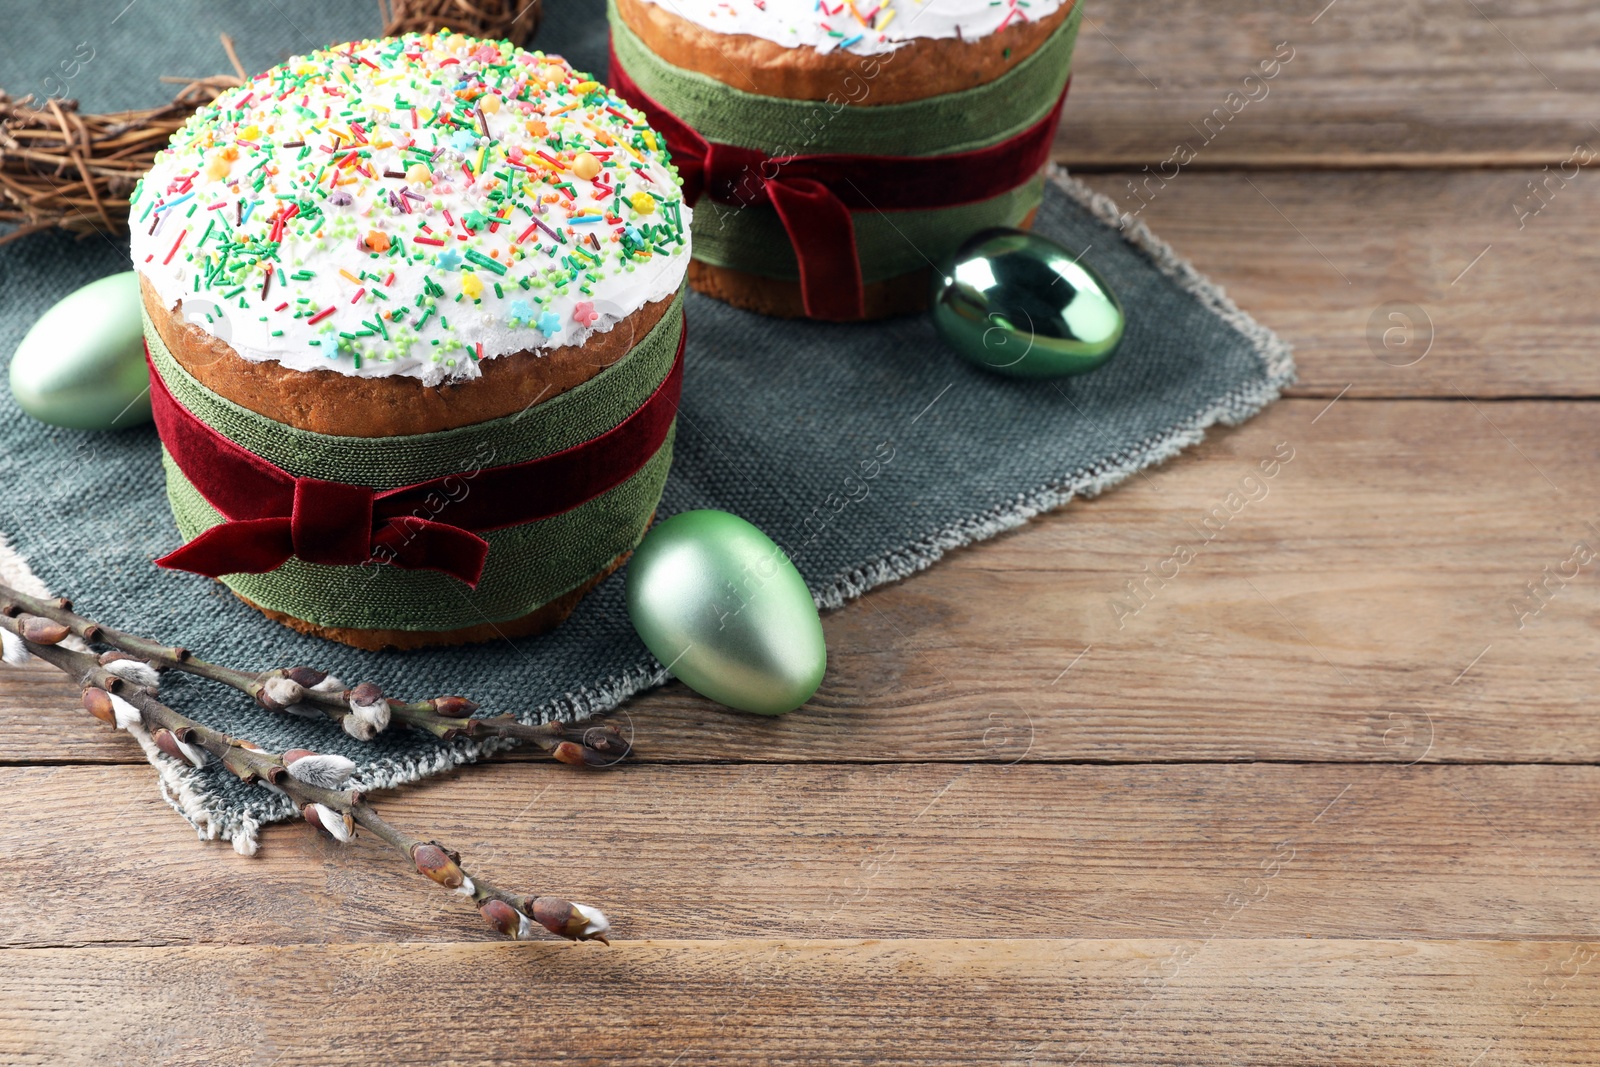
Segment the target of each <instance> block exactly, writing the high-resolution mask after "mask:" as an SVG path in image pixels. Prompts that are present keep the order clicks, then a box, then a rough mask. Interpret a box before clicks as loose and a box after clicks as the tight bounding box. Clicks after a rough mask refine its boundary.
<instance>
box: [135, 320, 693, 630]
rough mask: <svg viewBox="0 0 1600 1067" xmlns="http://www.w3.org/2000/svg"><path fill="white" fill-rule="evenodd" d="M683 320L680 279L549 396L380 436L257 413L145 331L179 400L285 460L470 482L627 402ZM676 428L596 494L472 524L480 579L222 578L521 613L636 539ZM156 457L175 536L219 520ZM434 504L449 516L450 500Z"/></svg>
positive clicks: (633, 401)
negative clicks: (480, 546)
mask: <svg viewBox="0 0 1600 1067" xmlns="http://www.w3.org/2000/svg"><path fill="white" fill-rule="evenodd" d="M682 326H683V295H682V293H681V292H680V293H679V294H678V296H677V297H676V298H675V299H674V300H673V302H672V305H671V307H669V308H668V310H667V311H666V313H665V314H663V315H662V317H661V319H660V321H659V322H657V323H656V325H655V326H654V327H652V328H651V329H650V331H649V332H647V333H646V334H645V335H644V337H643V338H642V339H640V340H639V341H638V342H637V343H636V344H635V345H634V346H633V348H632V350H631V351H630V352H629V353H628V354H627V355H626V356H624V357H623V358H622V359H620V360H618V361H617V362H616V363H614V364H612V365H611V366H610V367H608V368H606V369H605V370H603V371H601V372H600V373H599V374H597V375H595V376H594V377H593V378H590V379H589V380H588V381H586V382H584V383H582V384H581V385H578V386H575V387H574V388H572V389H569V390H568V391H566V392H565V393H562V394H560V395H559V396H556V397H553V398H551V399H550V400H548V401H545V402H544V403H542V404H538V405H535V406H533V407H530V408H528V409H527V410H526V411H523V412H520V413H518V414H515V415H508V416H506V417H504V418H499V419H491V420H489V421H487V422H480V423H476V424H474V425H471V426H462V427H458V428H456V429H452V430H442V431H440V432H438V433H427V434H414V435H406V436H397V437H380V438H367V437H341V436H334V435H330V434H321V433H313V432H311V431H309V430H301V429H297V428H295V427H293V426H287V425H285V424H283V423H280V422H277V421H275V420H273V419H270V418H268V417H266V416H265V415H261V414H258V413H256V412H254V411H251V410H250V409H248V408H245V407H242V406H240V405H239V404H236V403H234V402H233V401H231V400H228V399H227V398H225V397H223V396H220V395H218V394H217V393H214V392H212V391H211V390H210V389H208V388H206V387H205V386H204V385H202V384H201V383H200V382H199V381H197V380H196V379H195V378H194V376H193V375H191V374H189V373H188V372H187V371H185V370H184V369H183V367H182V366H180V365H179V364H178V362H177V360H176V359H174V358H173V356H172V353H171V352H170V351H168V349H167V347H166V345H165V344H164V343H163V342H162V340H161V335H160V334H159V333H158V332H157V331H156V330H155V328H154V326H152V325H151V323H150V320H149V317H148V316H146V318H145V339H146V342H147V343H148V345H149V348H150V357H151V361H152V362H153V363H154V364H155V366H156V369H157V370H158V371H159V372H160V374H161V379H162V381H163V382H164V383H166V386H167V388H168V389H169V390H170V391H171V392H172V395H173V396H174V397H175V398H176V399H177V400H178V401H179V402H180V403H181V404H183V406H184V407H186V408H188V409H189V411H191V412H193V413H194V415H195V416H196V417H198V418H199V419H200V420H201V421H203V422H205V423H207V424H208V425H210V426H211V427H213V428H214V429H216V430H218V431H219V432H221V433H222V434H223V435H224V436H226V437H228V438H229V439H231V440H233V441H235V442H237V443H238V444H240V445H242V446H243V447H245V448H247V449H249V450H250V451H251V452H254V453H256V454H257V455H259V456H261V457H263V458H265V459H267V460H268V461H270V462H271V463H273V464H274V465H276V466H278V467H281V468H282V469H284V470H286V471H288V472H290V473H291V474H294V475H296V476H298V477H310V478H323V479H326V480H329V481H339V482H347V483H353V484H359V485H367V486H371V487H372V488H374V489H392V488H397V487H399V486H403V485H411V484H413V483H415V482H420V481H426V480H428V479H431V478H438V477H442V476H444V475H447V474H457V475H459V477H460V479H461V482H462V484H463V486H464V487H465V491H466V492H468V493H470V492H471V491H472V479H473V476H474V475H473V473H472V472H475V471H477V470H479V469H480V468H482V467H484V466H500V465H503V464H507V463H519V462H522V461H523V460H528V459H535V458H537V457H539V456H544V455H549V454H550V453H553V452H559V451H561V450H562V449H565V448H569V447H571V446H573V445H575V444H578V443H580V442H582V441H586V440H588V439H590V438H592V437H595V436H597V435H599V434H601V433H603V432H605V431H606V430H609V429H611V428H612V427H613V426H615V425H617V424H618V423H620V422H621V421H622V420H623V419H624V418H626V417H627V416H628V415H629V414H631V413H632V412H633V411H635V410H637V409H638V408H639V406H640V405H642V404H643V403H644V402H645V400H647V399H648V398H649V397H650V395H651V394H652V393H653V392H655V390H656V388H657V387H658V386H659V385H660V384H661V382H662V381H663V380H665V378H666V377H667V374H668V372H670V371H671V369H672V364H673V361H674V359H675V358H676V356H677V351H678V337H679V334H680V331H681V330H682ZM675 432H676V431H675V430H674V431H670V432H669V433H668V435H667V439H666V441H665V443H663V444H662V446H661V447H660V448H659V449H658V450H657V451H656V453H655V455H653V456H652V457H651V458H650V459H649V460H647V461H646V462H645V464H644V466H643V467H641V468H640V469H639V470H638V471H636V472H634V474H633V475H632V477H630V478H628V479H627V480H626V481H624V482H623V483H622V484H620V485H617V486H615V487H613V488H612V489H610V490H608V491H607V492H605V493H603V494H601V495H600V496H598V497H595V498H594V499H593V500H589V501H586V502H585V503H583V504H581V505H579V506H578V507H576V508H573V509H572V510H571V511H567V512H564V513H562V514H560V515H555V516H552V517H551V518H548V519H541V520H539V521H537V522H530V523H524V524H523V525H520V526H513V527H509V528H507V529H504V530H494V531H490V532H488V533H485V534H483V535H481V536H482V537H483V538H484V539H485V540H486V541H488V542H489V557H488V561H487V563H486V564H485V566H484V570H483V576H482V578H481V579H480V580H479V582H478V586H477V588H476V589H469V588H468V587H467V586H466V585H464V584H462V583H461V582H459V581H457V580H456V579H454V578H452V577H450V576H449V575H446V574H441V573H439V572H437V571H427V570H402V569H400V568H398V567H391V566H387V565H382V564H376V563H370V564H365V565H362V566H356V567H333V566H326V565H323V564H316V563H307V562H305V561H304V560H301V559H293V558H292V559H290V560H289V561H288V562H286V563H285V564H284V565H283V566H281V567H279V568H278V569H277V570H274V571H270V572H268V573H265V574H230V575H227V576H226V577H225V578H224V579H223V582H224V584H226V585H227V586H228V587H229V588H230V589H233V590H234V591H236V592H237V593H239V594H240V595H242V596H245V597H248V598H249V599H250V600H252V601H254V602H255V603H257V604H260V605H261V606H263V607H266V608H270V609H272V610H274V611H281V612H284V613H286V614H288V615H292V616H294V617H295V618H298V619H304V620H306V621H307V622H312V623H316V624H317V625H319V626H337V627H355V628H360V629H383V630H455V629H460V628H462V627H466V626H475V625H478V624H480V623H484V622H504V621H508V620H511V619H516V618H520V617H521V616H523V615H526V614H528V613H529V612H531V611H534V610H536V609H537V608H539V607H542V606H543V605H545V604H547V603H549V602H550V601H552V600H555V599H557V598H558V597H560V596H561V595H563V594H564V593H567V592H570V591H571V590H573V589H576V588H578V587H579V586H581V585H582V584H583V583H584V582H586V581H588V580H589V579H590V578H591V577H593V576H594V575H595V574H598V573H599V572H600V571H601V570H603V569H604V568H605V567H606V566H607V565H608V564H609V563H610V562H611V561H612V560H613V559H615V558H616V557H617V556H620V555H622V554H623V553H624V552H628V551H630V550H632V549H633V548H634V546H636V545H637V544H638V543H639V539H640V538H641V537H643V536H644V532H645V530H646V528H647V527H648V526H649V524H650V516H651V515H652V514H654V512H655V509H656V506H657V505H658V504H659V503H660V501H661V490H662V487H663V486H664V485H665V484H666V480H667V469H668V468H669V467H670V466H671V464H672V445H673V440H674V436H675ZM162 464H163V466H164V468H165V470H166V476H167V500H168V502H169V503H170V505H171V507H172V515H173V518H174V519H175V520H176V521H177V525H178V533H179V534H180V536H181V537H182V538H183V540H184V541H186V542H187V541H190V540H193V539H194V538H195V537H197V536H198V535H199V534H200V533H201V532H202V531H204V530H207V529H209V528H210V527H212V526H216V525H218V524H220V523H222V522H223V521H225V520H224V517H223V515H222V514H221V513H220V512H219V511H217V510H216V508H214V507H212V506H211V504H210V503H209V502H207V500H206V499H205V497H204V496H202V495H201V494H200V491H199V490H198V489H196V488H195V487H194V485H193V484H192V483H190V481H189V480H188V478H186V477H185V476H184V474H183V472H182V471H181V470H179V469H178V466H177V464H176V463H175V462H174V461H173V460H172V457H171V456H169V455H168V454H167V453H166V450H165V449H163V450H162ZM422 517H424V518H433V517H434V516H432V515H424V516H422ZM440 517H441V518H442V519H443V520H445V521H448V519H449V515H448V512H445V513H443V514H442V515H441V516H440Z"/></svg>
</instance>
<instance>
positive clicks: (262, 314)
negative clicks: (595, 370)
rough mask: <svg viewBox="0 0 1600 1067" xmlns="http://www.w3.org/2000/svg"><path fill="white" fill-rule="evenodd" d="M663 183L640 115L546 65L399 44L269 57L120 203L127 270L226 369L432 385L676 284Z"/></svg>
mask: <svg viewBox="0 0 1600 1067" xmlns="http://www.w3.org/2000/svg"><path fill="white" fill-rule="evenodd" d="M479 89H483V90H484V92H483V93H481V94H479V95H475V96H474V95H473V94H474V93H475V92H476V91H477V90H479ZM461 93H466V94H468V96H469V97H470V100H464V99H463V97H462V96H461ZM490 97H493V98H494V99H493V100H492V101H491V100H490ZM569 105H570V106H569ZM480 109H481V112H482V114H481V115H480V114H479V111H480ZM341 112H343V114H341ZM443 113H450V114H452V117H453V118H454V119H455V120H456V121H458V122H459V123H461V124H460V125H450V124H446V123H445V122H444V120H442V119H441V118H440V117H439V116H440V114H443ZM414 115H415V116H416V117H415V118H413V116H414ZM483 125H487V127H488V131H489V134H490V137H488V138H485V137H484V136H483V133H482V127H483ZM302 142H303V143H302ZM480 151H481V152H482V155H481V156H480ZM583 153H587V154H588V155H589V156H590V157H591V158H589V159H583V158H581V155H582V154H583ZM230 154H232V155H233V156H234V158H232V159H229V158H227V156H228V155H230ZM540 155H542V156H543V157H544V158H539V156H540ZM424 159H426V160H427V163H426V164H424V163H423V162H422V161H423V160H424ZM546 160H549V161H550V162H546ZM597 162H598V163H599V164H600V167H601V169H600V172H599V174H598V175H596V176H595V178H593V179H590V180H584V179H581V178H579V177H577V176H576V175H575V172H574V170H573V168H574V167H575V166H576V167H579V168H580V169H588V168H590V167H592V166H593V165H594V164H595V163H597ZM463 167H467V168H469V169H470V170H471V171H472V172H473V173H472V174H471V175H470V176H469V175H468V174H467V173H465V172H464V170H463ZM418 168H420V169H418ZM402 172H404V173H402ZM508 177H509V178H510V182H509V183H508V182H507V180H506V179H507V178H508ZM258 180H259V181H260V183H261V184H260V186H259V188H257V187H256V182H257V181H258ZM335 182H336V183H337V184H332V183H335ZM563 182H565V183H566V185H567V187H566V188H565V189H562V188H558V187H557V185H558V184H559V183H563ZM678 186H679V181H678V178H677V171H676V168H674V167H671V166H670V165H669V164H668V163H667V161H666V156H665V153H664V152H663V151H662V150H661V144H660V142H659V140H658V139H657V138H656V137H655V135H654V134H653V133H651V132H650V131H648V130H647V129H646V128H645V121H644V119H643V117H642V116H641V115H640V114H639V113H638V112H636V111H634V110H633V109H632V108H630V107H628V106H627V105H626V104H625V103H623V102H622V101H621V100H619V99H618V98H617V97H615V96H614V95H613V94H612V93H611V92H610V91H609V90H607V89H605V88H603V87H600V86H598V85H596V83H594V82H593V81H591V80H588V79H587V78H586V77H585V76H584V75H581V74H577V73H575V72H573V71H572V69H571V67H570V66H568V65H567V64H566V62H565V61H564V60H561V59H559V58H558V57H545V56H543V55H542V54H540V53H532V54H530V53H527V52H523V51H521V50H516V51H512V50H510V49H507V48H505V47H504V46H503V45H496V44H485V42H482V41H478V40H476V39H473V38H468V37H463V36H461V35H459V34H440V35H437V36H432V35H426V36H422V35H407V36H406V37H404V38H390V39H385V40H375V41H361V42H356V43H354V44H350V45H341V46H339V47H338V48H336V49H331V50H327V51H322V52H316V53H313V54H312V55H310V56H305V57H297V58H295V59H291V60H290V61H289V62H288V63H286V64H283V65H282V66H280V67H276V68H274V69H273V70H271V71H268V72H266V73H265V74H262V75H259V76H258V77H256V78H255V79H254V80H252V81H251V82H250V83H249V84H247V85H245V86H242V87H240V88H238V89H231V90H229V91H228V92H226V93H224V94H223V95H222V96H221V97H220V98H219V99H218V100H217V102H216V103H215V104H213V105H211V106H208V107H206V108H203V109H201V110H200V111H199V112H197V113H196V114H195V116H194V117H193V118H192V119H190V121H189V122H188V123H187V124H186V125H185V126H184V128H183V129H181V130H179V131H178V132H177V133H176V134H175V135H174V136H173V139H172V144H171V145H170V146H169V147H168V148H167V149H165V150H163V151H162V153H161V154H159V155H158V156H157V157H156V161H155V165H154V166H153V167H152V168H151V170H150V171H149V173H148V174H146V175H145V178H144V180H143V181H142V182H141V183H140V187H139V188H138V189H136V190H135V191H134V195H133V198H132V203H133V215H132V228H133V236H132V257H133V264H134V267H135V268H136V269H138V270H139V271H140V272H142V273H143V274H144V275H145V276H146V277H147V278H148V279H149V280H150V282H151V283H152V285H153V286H154V287H155V290H156V292H157V293H158V294H160V296H161V299H162V300H163V302H164V303H165V305H166V306H167V307H171V306H173V305H174V304H175V303H177V302H178V301H180V300H181V301H183V303H184V314H185V318H186V319H188V320H189V321H191V322H196V323H198V324H199V325H200V326H202V327H204V328H205V329H207V330H208V331H210V332H212V333H214V334H216V335H217V336H218V337H220V338H222V339H223V340H225V341H227V342H228V343H229V344H230V345H231V346H232V347H233V349H234V350H235V351H236V352H238V353H239V355H240V356H242V357H244V358H245V359H248V360H252V361H266V360H276V361H278V362H279V363H281V364H283V365H284V366H286V367H290V368H294V369H297V370H310V369H332V370H337V371H339V372H341V373H344V374H351V375H360V376H384V375H390V374H405V375H411V376H414V377H418V378H421V379H422V380H423V381H424V382H425V383H427V384H437V383H439V382H443V381H450V380H464V379H467V378H473V377H476V376H477V375H478V374H479V370H478V364H477V360H476V359H475V358H473V357H474V356H478V355H479V354H480V352H481V358H484V359H488V358H492V357H494V356H498V355H504V354H506V353H508V352H516V351H522V350H525V349H538V348H550V347H556V346H561V345H572V344H581V343H582V342H584V341H585V340H586V339H587V338H588V337H589V336H591V335H592V334H594V333H596V332H604V331H606V330H609V329H610V328H611V327H612V326H613V325H614V324H615V323H616V322H617V321H619V320H621V319H623V318H626V317H627V316H628V315H630V314H631V313H633V312H634V311H636V310H637V309H638V308H640V307H641V306H643V305H644V304H646V303H649V302H651V301H655V300H660V299H662V298H664V297H667V296H669V295H671V294H672V293H674V292H675V291H677V289H678V288H679V287H680V286H681V285H682V282H683V277H684V273H685V271H686V270H687V266H688V261H689V246H688V227H689V220H690V211H689V208H688V207H687V206H686V205H684V204H683V203H682V196H681V194H680V192H679V189H678ZM495 191H498V192H499V193H500V194H501V196H502V197H504V199H497V198H495V197H494V196H492V195H491V194H492V193H493V192H495ZM347 196H348V197H349V202H348V203H344V204H342V205H340V204H338V202H339V201H341V200H344V199H345V197H347ZM402 197H403V198H404V206H403V208H397V207H396V206H395V205H396V204H397V203H399V201H400V198H402ZM641 198H642V199H641ZM290 205H294V213H293V214H291V215H290V216H289V217H288V219H287V221H286V222H285V223H284V224H283V227H282V230H281V232H279V231H277V230H276V228H275V225H274V222H273V216H274V213H275V212H285V213H287V212H289V211H290ZM301 208H304V210H301ZM404 208H409V209H410V210H409V211H406V210H404ZM497 212H498V213H499V215H500V216H501V217H507V221H504V222H493V221H492V220H491V219H490V218H489V216H491V215H494V214H496V213H497ZM241 216H242V217H243V220H244V221H243V223H242V224H240V223H239V219H240V217H241ZM479 216H482V217H479ZM536 217H537V219H538V221H539V222H540V223H542V224H543V225H544V227H546V228H544V229H541V228H540V227H538V226H536V225H534V221H535V218H536ZM674 218H676V219H677V220H678V223H679V224H678V225H676V226H675V225H673V220H674ZM573 220H578V221H573ZM529 231H532V232H531V233H530V232H529ZM555 233H560V234H561V235H562V236H563V237H564V238H565V243H559V242H558V241H557V240H556V239H555V238H554V234H555ZM375 234H376V235H379V236H377V237H376V238H374V237H373V235H375ZM591 235H592V238H593V239H592V243H591ZM275 237H276V243H274V238H275ZM241 238H243V240H241ZM385 241H388V242H389V243H390V248H389V249H384V248H383V243H384V242H385ZM435 241H437V242H439V243H437V244H435V243H431V242H435ZM224 245H227V246H228V247H229V253H228V255H227V256H226V257H223V256H222V255H221V252H220V250H221V248H222V247H223V246H224ZM374 246H375V247H376V248H377V249H378V251H377V252H376V253H375V252H374V251H372V248H373V247H374ZM579 248H581V249H582V250H583V251H582V252H579V251H577V249H579ZM469 250H471V251H472V253H474V256H475V257H481V258H463V257H465V256H466V255H467V253H468V251H469ZM585 253H588V254H587V255H585ZM485 260H487V263H486V262H485ZM591 260H592V261H593V262H591ZM219 263H220V264H221V269H220V270H219V269H218V268H217V265H218V264H219ZM269 264H270V265H272V266H273V268H274V269H273V270H272V280H271V282H270V284H269V285H268V286H267V289H266V291H265V295H264V296H263V283H264V282H265V280H266V274H267V267H268V265H269ZM489 264H498V265H500V266H501V267H503V268H504V273H501V272H497V271H495V270H494V269H493V268H492V267H490V266H489ZM579 268H582V269H579ZM523 279H526V283H527V288H523V287H521V285H519V282H521V281H522V280H523ZM497 282H498V283H499V285H500V293H499V294H497V293H496V290H495V287H494V286H495V283H497ZM197 286H198V287H197ZM585 290H587V291H585ZM458 297H459V299H458ZM241 304H243V305H244V306H242V307H241V306H240V305H241ZM285 305H287V306H285ZM402 309H403V310H402ZM430 309H431V310H430ZM380 316H381V317H380ZM375 326H376V327H378V329H373V327H375ZM385 334H386V335H387V337H386V336H385ZM480 346H481V349H480Z"/></svg>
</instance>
